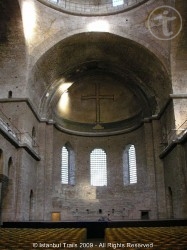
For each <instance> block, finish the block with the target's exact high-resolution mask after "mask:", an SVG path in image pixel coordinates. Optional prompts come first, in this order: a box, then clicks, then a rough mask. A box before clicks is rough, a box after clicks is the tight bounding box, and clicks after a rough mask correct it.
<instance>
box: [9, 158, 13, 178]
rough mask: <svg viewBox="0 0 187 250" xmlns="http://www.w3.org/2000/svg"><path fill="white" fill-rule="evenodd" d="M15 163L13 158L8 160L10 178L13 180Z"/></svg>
mask: <svg viewBox="0 0 187 250" xmlns="http://www.w3.org/2000/svg"><path fill="white" fill-rule="evenodd" d="M12 167H13V161H12V157H10V158H9V160H8V178H9V179H12V178H13V168H12Z"/></svg>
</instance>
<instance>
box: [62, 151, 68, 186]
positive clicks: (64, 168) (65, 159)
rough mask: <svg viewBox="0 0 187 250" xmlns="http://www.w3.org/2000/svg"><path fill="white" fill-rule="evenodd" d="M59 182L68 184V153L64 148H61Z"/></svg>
mask: <svg viewBox="0 0 187 250" xmlns="http://www.w3.org/2000/svg"><path fill="white" fill-rule="evenodd" d="M61 182H62V184H68V183H69V151H68V150H67V148H66V147H62V165H61Z"/></svg>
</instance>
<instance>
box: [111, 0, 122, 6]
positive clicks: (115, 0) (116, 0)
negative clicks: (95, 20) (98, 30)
mask: <svg viewBox="0 0 187 250" xmlns="http://www.w3.org/2000/svg"><path fill="white" fill-rule="evenodd" d="M123 4H124V0H112V5H113V7H116V6H119V5H123Z"/></svg>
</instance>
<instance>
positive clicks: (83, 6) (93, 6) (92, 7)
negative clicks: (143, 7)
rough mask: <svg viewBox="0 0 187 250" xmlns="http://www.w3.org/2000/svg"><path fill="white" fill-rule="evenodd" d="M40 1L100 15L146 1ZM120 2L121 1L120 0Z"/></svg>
mask: <svg viewBox="0 0 187 250" xmlns="http://www.w3.org/2000/svg"><path fill="white" fill-rule="evenodd" d="M39 1H41V2H44V3H45V2H46V3H50V4H52V5H54V6H56V7H58V8H59V9H62V10H65V11H67V12H70V13H76V14H82V15H102V14H110V13H115V12H119V11H123V10H128V9H130V8H133V7H135V6H136V5H138V4H141V3H144V2H146V0H124V1H122V4H119V5H116V4H114V3H113V1H112V0H87V1H84V0H77V1H76V0H39ZM147 1H148V0H147ZM120 3H121V1H120Z"/></svg>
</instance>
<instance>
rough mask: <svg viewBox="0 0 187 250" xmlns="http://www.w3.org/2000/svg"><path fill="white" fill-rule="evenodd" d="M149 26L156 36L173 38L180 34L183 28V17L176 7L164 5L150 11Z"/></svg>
mask: <svg viewBox="0 0 187 250" xmlns="http://www.w3.org/2000/svg"><path fill="white" fill-rule="evenodd" d="M148 28H149V31H150V32H151V34H152V35H153V36H154V37H155V38H157V39H159V40H171V39H173V38H175V37H176V36H178V34H179V33H180V31H181V29H182V17H181V15H180V13H179V12H178V11H177V10H176V9H175V8H173V7H171V6H167V5H163V6H160V7H158V8H156V9H154V10H153V11H152V12H151V13H150V15H149V18H148Z"/></svg>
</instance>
